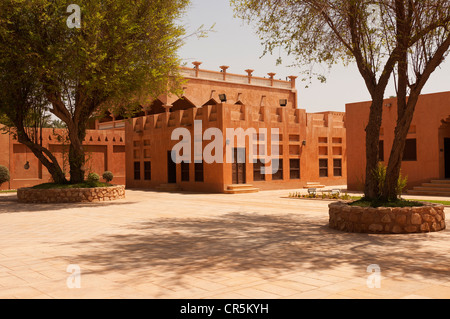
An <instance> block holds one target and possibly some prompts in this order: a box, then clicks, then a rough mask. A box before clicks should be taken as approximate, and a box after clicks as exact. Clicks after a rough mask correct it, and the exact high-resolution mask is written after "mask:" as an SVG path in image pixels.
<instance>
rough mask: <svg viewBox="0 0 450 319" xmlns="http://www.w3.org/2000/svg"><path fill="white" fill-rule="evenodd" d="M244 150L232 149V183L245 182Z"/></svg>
mask: <svg viewBox="0 0 450 319" xmlns="http://www.w3.org/2000/svg"><path fill="white" fill-rule="evenodd" d="M246 155H247V154H246V150H245V148H234V149H233V156H234V161H233V169H232V174H233V184H245V183H247V179H246Z"/></svg>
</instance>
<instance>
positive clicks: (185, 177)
mask: <svg viewBox="0 0 450 319" xmlns="http://www.w3.org/2000/svg"><path fill="white" fill-rule="evenodd" d="M181 181H182V182H189V163H185V162H182V163H181Z"/></svg>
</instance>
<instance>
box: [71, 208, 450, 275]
mask: <svg viewBox="0 0 450 319" xmlns="http://www.w3.org/2000/svg"><path fill="white" fill-rule="evenodd" d="M126 227H127V229H126V230H127V231H128V230H129V233H126V231H125V232H124V233H122V234H120V235H118V234H116V235H109V236H102V237H96V238H93V239H92V240H89V241H83V242H77V243H72V244H73V245H76V246H78V247H79V245H86V247H87V249H86V251H85V252H84V253H83V254H80V255H79V256H73V259H72V260H74V259H75V260H77V261H78V262H79V263H82V264H85V265H86V266H88V267H89V266H93V268H92V269H95V270H94V272H95V273H102V274H106V273H109V272H116V271H123V272H132V271H144V270H145V271H152V270H155V269H156V270H157V271H158V272H159V273H161V272H167V273H170V274H172V275H173V277H174V278H172V279H176V278H178V279H180V278H182V277H183V276H184V275H188V274H191V275H192V274H195V273H199V272H208V271H215V270H220V269H221V270H226V271H250V272H258V273H267V271H270V272H272V273H273V272H278V271H279V272H285V271H290V270H291V271H308V270H314V271H320V270H327V269H334V268H336V267H339V266H341V265H342V266H343V265H345V266H346V267H348V266H350V267H352V268H354V269H357V270H358V271H361V273H362V274H364V273H366V270H367V267H368V266H369V265H371V264H378V265H380V267H381V268H382V269H392V270H395V272H396V273H399V274H404V275H405V276H407V275H411V276H415V275H423V276H427V277H428V278H436V279H444V280H446V281H450V268H449V266H448V265H450V245H445V243H446V242H448V241H449V240H450V232H448V231H444V232H440V233H434V234H413V235H366V234H348V233H341V232H338V231H335V230H331V229H329V228H328V226H327V221H326V219H325V218H323V217H322V218H318V220H317V221H315V220H313V219H312V218H311V217H309V216H308V217H305V216H304V215H292V214H289V215H287V214H278V215H277V214H270V215H265V214H259V213H229V214H223V215H220V216H218V217H217V216H215V217H201V218H200V217H199V218H170V219H153V220H148V221H146V222H142V223H139V224H134V225H133V226H130V225H128V226H126ZM91 245H95V246H91ZM433 247H434V248H433ZM431 248H433V249H431ZM366 275H367V273H366Z"/></svg>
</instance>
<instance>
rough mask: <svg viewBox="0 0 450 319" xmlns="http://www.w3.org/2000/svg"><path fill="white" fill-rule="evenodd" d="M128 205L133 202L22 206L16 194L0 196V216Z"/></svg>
mask: <svg viewBox="0 0 450 319" xmlns="http://www.w3.org/2000/svg"><path fill="white" fill-rule="evenodd" d="M130 203H134V202H130V201H127V200H126V199H125V200H118V201H111V202H99V203H62V204H23V203H19V201H18V199H17V195H16V194H12V195H3V196H0V214H13V213H26V212H42V211H57V210H63V209H68V208H84V207H88V208H92V207H105V206H121V205H128V204H130Z"/></svg>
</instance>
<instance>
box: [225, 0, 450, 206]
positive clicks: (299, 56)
mask: <svg viewBox="0 0 450 319" xmlns="http://www.w3.org/2000/svg"><path fill="white" fill-rule="evenodd" d="M231 4H232V5H233V6H234V8H235V12H236V15H237V16H238V17H241V18H243V19H245V20H247V21H250V22H254V23H256V29H257V33H258V34H259V35H260V38H261V40H262V44H263V46H264V53H272V52H273V50H274V49H278V48H284V49H285V50H286V52H287V53H288V54H289V55H291V56H293V57H295V58H296V62H297V65H298V66H300V67H302V68H303V69H304V70H305V74H306V77H305V80H308V79H311V78H312V77H313V76H317V77H318V78H319V79H320V80H324V76H323V74H321V73H316V72H315V70H316V68H315V66H317V65H321V66H323V65H325V66H328V67H332V66H333V65H334V64H336V63H344V64H347V63H350V62H354V63H356V65H357V66H358V70H359V72H360V74H361V76H362V78H363V80H364V83H365V84H366V87H367V89H368V91H369V93H370V95H371V97H372V105H371V108H370V115H369V119H368V124H367V127H366V165H367V167H366V174H365V195H366V197H367V198H376V197H377V196H378V194H380V193H381V194H382V197H383V199H385V200H395V199H396V197H397V194H398V191H397V190H398V185H397V182H398V179H399V176H400V170H401V161H402V156H403V152H404V148H405V141H406V136H407V133H408V130H409V127H410V125H411V121H412V118H413V114H414V110H415V106H416V104H417V99H418V97H419V95H420V94H421V92H422V89H423V87H424V86H425V84H426V83H427V81H428V80H429V78H430V76H431V74H432V73H433V72H434V71H435V70H436V68H437V67H439V65H440V64H441V63H442V62H443V61H444V59H445V58H446V57H447V55H448V52H449V47H450V2H449V1H448V0H421V1H413V0H377V1H366V0H284V1H278V0H231ZM392 77H394V82H395V87H396V89H397V97H398V106H399V107H398V121H397V127H396V129H395V139H394V146H393V148H392V153H391V156H390V160H389V165H388V167H387V169H386V182H385V183H384V189H381V190H380V189H379V187H380V184H379V183H378V182H377V180H376V179H375V177H374V174H372V172H373V171H374V170H376V169H377V165H378V148H379V139H380V128H381V123H382V113H383V100H384V95H385V91H386V88H387V86H388V84H389V81H390V79H391V78H392Z"/></svg>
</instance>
